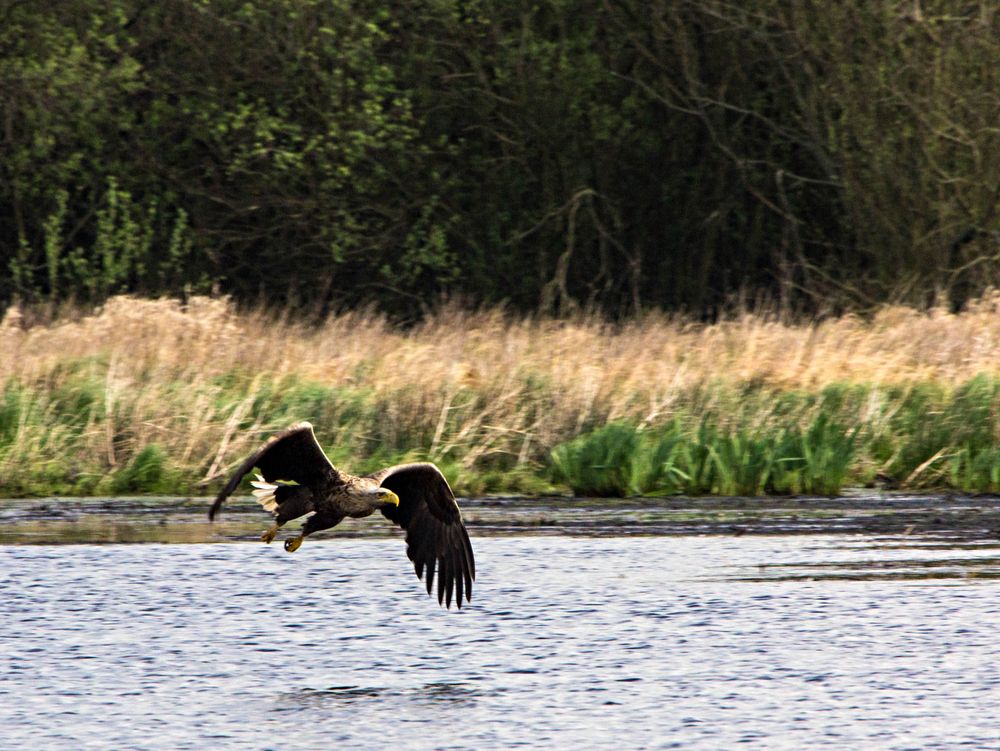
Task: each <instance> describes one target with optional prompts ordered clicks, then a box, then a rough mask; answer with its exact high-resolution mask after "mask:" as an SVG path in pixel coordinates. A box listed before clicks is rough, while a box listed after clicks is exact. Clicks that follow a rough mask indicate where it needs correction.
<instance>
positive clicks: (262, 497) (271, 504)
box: [250, 475, 278, 514]
mask: <svg viewBox="0 0 1000 751" xmlns="http://www.w3.org/2000/svg"><path fill="white" fill-rule="evenodd" d="M250 484H251V485H253V486H254V487H255V488H256V490H253V491H251V492H252V493H253V494H254V496H255V497H256V498H257V503H259V504H260V505H261V506H263V507H264V510H265V511H270V512H271V513H272V514H273V513H274V510H275V509H276V508H278V501H277V499H276V498H275V497H274V491H275V490H277V489H278V486H277V485H274V484H272V483H269V482H267V481H266V480H265V479H264V478H263V477H261V476H260V475H257V479H256V480H251V481H250Z"/></svg>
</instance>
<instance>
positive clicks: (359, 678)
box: [0, 536, 1000, 750]
mask: <svg viewBox="0 0 1000 751" xmlns="http://www.w3.org/2000/svg"><path fill="white" fill-rule="evenodd" d="M887 542H888V543H889V544H886V543H887ZM474 544H475V546H476V551H477V557H478V572H479V577H478V581H477V588H476V590H475V595H474V600H473V602H472V604H471V606H469V607H468V608H467V609H463V610H462V611H460V612H456V611H454V610H453V611H450V612H449V611H446V610H444V609H442V608H439V607H438V605H437V603H436V602H435V601H433V600H431V598H429V597H427V596H426V595H425V594H424V592H423V591H422V590H421V588H420V586H419V583H418V582H417V581H416V579H415V577H413V575H412V569H410V568H409V564H408V562H407V561H406V559H405V557H404V555H403V544H402V542H401V541H400V540H398V539H339V540H338V539H334V540H330V541H322V542H319V541H317V542H312V541H310V542H309V543H307V544H306V545H304V546H303V548H302V550H300V551H299V552H298V553H296V554H295V555H288V554H286V553H284V552H283V551H282V550H281V548H280V547H278V546H270V547H268V546H264V545H261V544H259V543H258V544H250V543H237V544H190V545H176V544H173V545H169V544H167V545H165V544H149V545H62V546H47V545H31V546H14V545H8V546H0V598H2V603H3V611H2V612H3V616H2V633H0V648H2V653H0V659H2V661H0V747H3V748H45V749H49V748H67V749H68V748H73V749H77V748H108V749H124V748H131V749H181V748H199V749H202V748H252V749H283V750H285V749H316V748H321V747H340V748H345V749H364V748H371V749H384V748H404V749H411V748H412V749H425V748H426V749H436V748H471V749H488V748H497V749H499V748H512V747H518V746H520V747H525V748H533V749H534V748H620V749H631V748H670V747H682V748H699V749H721V748H732V747H734V744H736V743H740V744H741V745H746V746H750V747H758V748H766V749H778V748H788V749H801V748H804V747H806V745H807V744H808V745H809V746H811V747H822V748H837V749H848V748H851V749H859V748H878V749H891V748H898V749H911V748H920V749H924V748H948V749H951V748H957V747H963V746H964V747H969V748H997V747H998V746H1000V731H998V729H997V723H996V717H997V716H998V714H1000V691H998V689H1000V667H998V665H1000V663H998V657H1000V650H998V646H1000V629H998V626H1000V588H998V584H997V582H996V580H995V579H993V578H992V577H993V575H995V573H996V572H997V571H998V570H1000V566H998V563H997V556H998V551H997V550H996V549H995V548H993V547H992V546H990V545H988V544H980V545H975V544H969V543H965V544H963V545H962V547H961V548H960V549H953V548H951V547H949V546H947V545H945V546H941V545H923V546H921V545H920V544H911V543H910V542H907V541H905V540H900V541H899V544H894V543H893V542H892V541H891V540H890V541H887V540H884V539H881V540H869V539H868V538H864V537H860V536H794V537H770V536H742V537H720V536H704V537H683V536H678V537H615V536H610V537H566V536H559V537H520V536H514V537H494V538H478V539H474ZM882 572H884V573H885V574H886V576H882V575H881V573H882ZM901 572H913V573H914V576H913V577H912V578H908V577H906V576H900V575H899V574H900V573H901ZM935 572H937V573H938V574H941V575H942V577H943V578H933V574H934V573H935ZM921 573H923V574H927V573H930V574H932V578H926V577H925V576H919V574H921Z"/></svg>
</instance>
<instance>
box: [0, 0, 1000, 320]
mask: <svg viewBox="0 0 1000 751" xmlns="http://www.w3.org/2000/svg"><path fill="white" fill-rule="evenodd" d="M998 40H1000V13H998V9H997V6H996V4H995V3H992V2H987V1H986V0H980V1H979V2H974V1H970V2H964V3H963V2H935V1H934V0H905V2H903V1H901V2H843V3H827V2H802V3H787V2H781V1H779V0H752V1H750V2H722V1H717V0H698V1H696V2H692V1H690V0H664V1H663V2H621V3H619V2H615V3H611V2H587V1H584V2H577V1H576V0H574V1H573V2H559V1H553V2H543V3H521V2H508V0H502V1H495V2H494V1H492V0H484V1H483V2H454V1H451V0H424V1H418V2H408V3H403V4H399V3H395V4H393V3H388V4H387V3H384V2H365V1H363V0H362V1H356V2H347V1H346V0H323V1H322V2H319V1H313V2H310V1H309V0H297V1H295V2H290V1H288V0H270V1H268V0H251V1H250V2H245V1H244V0H239V2H236V1H232V2H229V1H227V0H211V1H208V0H186V1H184V2H181V1H179V0H167V1H166V2H144V1H142V0H112V1H111V2H106V1H104V0H102V2H92V1H89V0H62V1H61V2H55V3H31V2H18V0H0V267H2V268H3V273H2V274H0V306H2V307H6V306H7V305H8V304H10V303H11V302H12V301H15V300H16V301H21V302H48V301H63V300H72V301H75V302H77V303H83V304H87V303H93V302H100V301H101V300H103V299H105V298H107V297H108V296H110V295H113V294H117V293H123V292H129V293H139V294H146V295H159V294H169V295H186V294H191V293H200V292H208V291H212V290H214V291H221V292H223V293H227V294H230V295H232V296H234V298H235V299H236V300H238V301H241V302H243V303H252V304H258V303H261V302H263V303H267V304H281V305H285V304H288V303H291V304H294V305H297V306H300V305H308V306H309V308H310V310H318V311H321V312H325V311H328V310H331V309H333V310H342V309H345V308H349V307H353V306H356V305H358V304H361V303H370V302H375V303H377V305H378V307H379V309H380V310H383V311H385V312H388V313H390V314H392V315H394V316H397V317H401V318H402V319H403V320H413V317H414V316H418V315H420V314H421V313H423V312H426V310H427V306H428V305H431V304H433V303H434V302H435V301H437V300H439V299H440V298H441V297H443V296H446V297H449V298H451V299H459V300H464V301H467V302H469V303H472V304H474V305H481V304H493V303H504V304H507V305H508V306H510V307H512V308H513V309H514V310H518V311H523V312H532V313H534V312H542V313H546V314H556V315H561V314H566V313H570V312H572V311H574V310H577V309H581V308H582V309H589V310H595V309H596V310H600V311H603V312H604V313H606V314H610V315H613V316H619V315H628V314H633V313H636V312H638V311H640V310H643V309H650V308H660V309H667V310H679V311H685V312H687V313H689V314H693V315H695V316H698V317H703V316H709V317H711V316H712V315H714V314H715V312H716V311H718V310H719V308H720V306H725V305H727V304H730V303H732V302H733V301H734V300H735V299H751V300H768V301H776V302H778V303H779V304H780V305H782V306H783V309H786V310H793V311H800V312H806V313H812V312H819V313H827V312H839V311H843V310H856V309H871V308H873V307H874V306H876V305H878V304H880V303H883V302H886V301H894V302H904V303H908V304H913V305H916V306H918V307H924V306H927V305H929V304H949V305H952V306H953V307H955V308H957V307H959V306H960V305H961V304H962V303H963V302H964V301H965V300H966V299H968V298H969V297H970V296H975V295H978V294H979V293H980V292H981V291H982V290H983V289H984V288H986V287H988V286H990V285H995V284H996V283H997V282H998V281H1000V280H998V278H997V277H998V265H997V263H996V261H997V256H998V254H1000V245H998V237H1000V235H998V232H1000V218H998V215H997V207H998V202H1000V125H998V123H1000V41H998Z"/></svg>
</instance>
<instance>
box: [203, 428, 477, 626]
mask: <svg viewBox="0 0 1000 751" xmlns="http://www.w3.org/2000/svg"><path fill="white" fill-rule="evenodd" d="M254 467H257V468H259V469H260V472H261V475H258V482H253V483H251V484H252V485H254V487H256V488H257V489H256V490H255V491H254V495H255V496H257V499H258V501H260V503H261V504H262V505H263V506H264V508H265V509H266V510H268V511H270V512H271V514H272V515H273V516H274V524H273V526H272V527H271V528H270V529H269V530H267V531H266V532H265V533H264V534H263V535H262V536H261V539H262V540H264V541H265V542H271V540H273V539H274V536H275V535H276V534H277V532H278V529H280V528H281V526H282V525H283V524H285V523H286V522H288V521H291V520H292V519H297V518H298V517H300V516H304V515H306V514H308V513H310V512H312V514H313V515H312V516H311V517H309V519H307V520H306V522H305V524H304V525H303V527H302V532H301V534H300V535H299V536H298V537H294V538H290V539H287V540H285V550H287V551H289V552H294V551H295V550H298V548H299V546H300V545H301V544H302V540H304V539H305V537H306V536H307V535H310V534H312V533H313V532H318V531H320V530H323V529H330V528H331V527H335V526H336V525H337V524H339V523H340V522H341V521H343V519H344V518H345V517H348V516H350V517H354V518H360V517H363V516H368V515H369V514H371V513H373V512H374V511H376V510H378V511H381V512H382V514H383V515H384V516H385V517H386V518H387V519H389V520H390V521H392V522H394V523H396V524H398V525H399V526H400V527H402V528H403V529H404V530H406V554H407V555H408V556H409V558H410V560H411V561H413V568H414V570H415V571H416V573H417V577H419V578H421V579H423V580H424V582H425V583H426V585H427V593H428V594H431V590H432V589H433V587H434V575H435V572H436V573H437V596H438V602H439V603H442V604H444V605H446V606H447V607H449V608H450V607H451V599H452V594H453V593H454V595H455V602H456V604H457V605H458V607H460V608H461V607H462V600H463V599H464V600H465V601H469V600H471V599H472V582H473V580H474V579H475V578H476V562H475V559H474V558H473V555H472V544H471V543H470V542H469V534H468V532H466V530H465V525H464V524H463V523H462V514H461V512H460V511H459V508H458V504H457V503H456V502H455V495H454V494H453V493H452V492H451V488H450V487H449V486H448V481H447V480H446V479H445V477H444V475H442V474H441V471H440V470H439V469H438V468H437V467H436V466H434V465H433V464H430V463H429V462H418V463H415V464H398V465H396V466H394V467H388V468H386V469H383V470H380V471H378V472H375V473H373V474H370V475H366V476H364V477H355V476H354V475H349V474H347V473H345V472H341V471H340V470H338V469H337V468H336V467H334V466H333V464H331V463H330V460H329V459H328V458H327V456H326V454H324V453H323V449H322V448H320V445H319V443H317V441H316V435H315V434H314V433H313V427H312V425H311V424H310V423H308V422H299V423H296V424H295V425H292V426H291V427H289V428H286V429H285V430H282V431H281V432H280V433H277V434H275V435H274V436H272V437H271V438H269V439H268V440H267V441H266V442H265V443H264V445H262V446H261V447H260V448H259V449H257V450H256V451H255V452H253V453H252V454H251V455H250V456H248V457H247V459H246V461H244V462H243V463H242V464H241V465H240V466H239V469H237V470H236V472H235V473H233V476H232V477H231V478H230V479H229V482H227V483H226V486H225V487H224V488H223V489H222V490H221V491H220V492H219V495H218V497H217V498H216V499H215V503H213V504H212V508H211V509H210V510H209V512H208V518H209V519H214V518H215V515H216V514H217V513H218V512H219V509H220V508H221V507H222V503H223V501H225V500H226V498H227V497H228V496H229V495H231V494H232V493H233V491H235V490H236V488H238V487H239V485H240V482H241V481H242V480H243V477H244V476H245V475H246V474H247V473H248V472H250V470H252V469H253V468H254ZM282 481H284V482H282ZM289 481H290V482H289Z"/></svg>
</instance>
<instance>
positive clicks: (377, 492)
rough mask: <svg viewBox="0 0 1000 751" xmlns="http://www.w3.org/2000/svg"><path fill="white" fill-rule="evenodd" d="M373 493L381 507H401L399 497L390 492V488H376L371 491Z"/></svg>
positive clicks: (376, 502)
mask: <svg viewBox="0 0 1000 751" xmlns="http://www.w3.org/2000/svg"><path fill="white" fill-rule="evenodd" d="M371 493H372V494H373V495H374V496H375V504H376V505H377V506H379V507H382V506H398V505H399V496H398V495H396V494H395V493H393V492H392V491H391V490H389V488H382V487H378V488H374V489H372V490H371Z"/></svg>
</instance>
